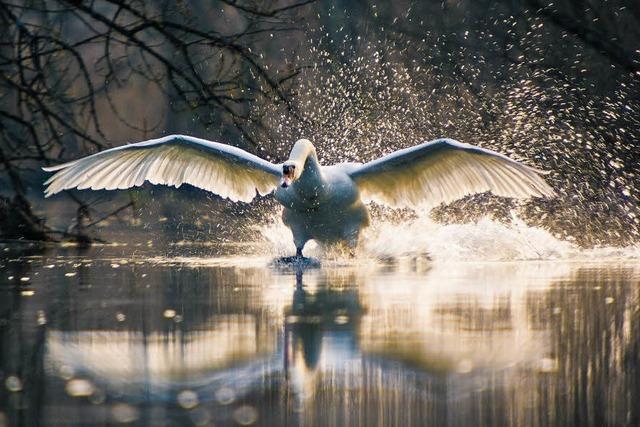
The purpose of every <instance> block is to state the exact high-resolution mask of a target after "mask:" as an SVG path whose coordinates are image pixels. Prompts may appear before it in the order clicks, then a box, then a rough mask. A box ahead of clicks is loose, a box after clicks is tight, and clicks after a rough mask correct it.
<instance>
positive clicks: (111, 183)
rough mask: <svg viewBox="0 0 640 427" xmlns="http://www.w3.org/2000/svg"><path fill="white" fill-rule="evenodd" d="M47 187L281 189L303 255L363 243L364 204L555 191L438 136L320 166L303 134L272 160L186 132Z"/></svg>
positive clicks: (487, 154) (103, 157) (117, 151)
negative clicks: (373, 156)
mask: <svg viewBox="0 0 640 427" xmlns="http://www.w3.org/2000/svg"><path fill="white" fill-rule="evenodd" d="M44 169H45V170H46V171H57V173H56V174H55V175H53V176H52V177H51V178H49V180H48V181H47V182H46V183H45V184H48V187H47V189H46V191H45V194H46V196H47V197H48V196H50V195H52V194H55V193H58V192H60V191H62V190H66V189H70V188H78V189H84V188H91V189H93V190H99V189H107V190H112V189H124V188H130V187H133V186H139V185H142V184H143V183H144V182H145V181H149V182H151V183H153V184H165V185H173V186H175V187H180V185H182V184H183V183H188V184H191V185H193V186H195V187H199V188H202V189H205V190H208V191H211V192H213V193H215V194H218V195H220V196H221V197H226V198H229V199H231V200H234V201H244V202H249V201H251V200H253V198H254V197H255V195H256V192H257V193H258V194H260V195H265V194H268V193H270V192H272V191H274V190H275V198H276V200H278V202H280V203H281V204H282V205H283V206H284V212H283V216H282V219H283V221H284V223H285V224H286V225H287V226H288V227H289V228H290V229H291V231H292V233H293V239H294V243H295V245H296V250H297V251H296V255H297V256H302V249H303V247H304V245H305V243H306V242H307V241H309V240H311V239H314V240H316V241H319V242H321V243H332V242H340V241H344V242H347V244H349V245H350V246H354V245H355V244H356V243H357V240H358V235H359V233H360V230H361V229H362V228H363V227H366V226H367V225H368V224H369V213H368V211H367V207H366V205H365V203H364V202H365V200H375V201H377V202H381V203H384V204H387V205H390V206H393V207H411V208H415V207H418V206H421V205H428V206H435V205H438V204H439V203H442V202H445V203H448V202H451V201H453V200H456V199H459V198H461V197H463V196H465V195H468V194H473V193H479V192H484V191H492V192H493V193H494V194H497V195H500V196H505V197H517V198H528V197H532V196H533V197H544V196H552V195H554V192H553V190H552V189H551V187H549V185H548V184H547V183H546V182H545V181H544V180H543V179H542V177H540V175H539V174H540V173H541V172H540V171H538V170H536V169H534V168H531V167H529V166H526V165H523V164H521V163H518V162H516V161H514V160H511V159H509V158H508V157H506V156H503V155H501V154H499V153H496V152H494V151H491V150H486V149H483V148H479V147H474V146H472V145H468V144H462V143H459V142H457V141H453V140H450V139H438V140H435V141H432V142H427V143H424V144H420V145H417V146H415V147H411V148H408V149H405V150H400V151H396V152H394V153H391V154H389V155H387V156H384V157H382V158H380V159H377V160H374V161H371V162H369V163H365V164H360V163H341V164H337V165H333V166H321V165H320V163H319V162H318V158H317V156H316V150H315V148H314V146H313V144H311V142H310V141H308V140H306V139H301V140H299V141H298V142H296V144H295V145H294V147H293V150H292V151H291V154H290V156H289V160H287V161H286V162H284V163H282V164H278V165H276V164H273V163H271V162H268V161H266V160H263V159H261V158H259V157H257V156H254V155H253V154H249V153H247V152H246V151H243V150H241V149H239V148H235V147H231V146H229V145H225V144H220V143H217V142H211V141H206V140H203V139H198V138H192V137H188V136H181V135H171V136H167V137H165V138H160V139H155V140H150V141H145V142H140V143H137V144H130V145H124V146H121V147H116V148H112V149H110V150H105V151H102V152H100V153H97V154H94V155H91V156H88V157H84V158H82V159H78V160H75V161H72V162H69V163H65V164H62V165H58V166H54V167H50V168H44Z"/></svg>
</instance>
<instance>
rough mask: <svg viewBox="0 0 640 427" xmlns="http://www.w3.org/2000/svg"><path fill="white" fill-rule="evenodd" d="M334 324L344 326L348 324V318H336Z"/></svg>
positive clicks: (342, 316)
mask: <svg viewBox="0 0 640 427" xmlns="http://www.w3.org/2000/svg"><path fill="white" fill-rule="evenodd" d="M334 322H335V323H336V325H346V324H347V323H349V316H344V315H340V316H336V318H335V319H334Z"/></svg>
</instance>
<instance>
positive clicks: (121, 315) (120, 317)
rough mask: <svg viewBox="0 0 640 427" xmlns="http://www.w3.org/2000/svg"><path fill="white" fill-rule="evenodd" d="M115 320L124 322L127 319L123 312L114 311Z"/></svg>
mask: <svg viewBox="0 0 640 427" xmlns="http://www.w3.org/2000/svg"><path fill="white" fill-rule="evenodd" d="M116 320H118V322H124V321H125V320H127V316H126V315H125V314H124V313H116Z"/></svg>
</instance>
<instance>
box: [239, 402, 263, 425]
mask: <svg viewBox="0 0 640 427" xmlns="http://www.w3.org/2000/svg"><path fill="white" fill-rule="evenodd" d="M233 419H234V420H235V422H237V423H238V424H240V425H241V426H249V425H251V424H255V422H256V421H258V410H257V409H256V408H254V407H253V406H249V405H243V406H241V407H239V408H238V409H236V410H235V411H233Z"/></svg>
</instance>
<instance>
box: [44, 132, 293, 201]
mask: <svg viewBox="0 0 640 427" xmlns="http://www.w3.org/2000/svg"><path fill="white" fill-rule="evenodd" d="M43 169H44V170H45V171H47V172H56V174H55V175H53V176H52V177H51V178H49V180H47V182H45V185H48V187H47V189H46V190H45V195H46V197H49V196H51V195H53V194H56V193H58V192H60V191H63V190H67V189H70V188H78V189H85V188H91V189H92V190H103V189H105V190H114V189H124V188H130V187H135V186H140V185H142V184H143V183H144V182H145V181H149V182H150V183H152V184H165V185H172V186H175V187H180V185H182V184H183V183H187V184H191V185H193V186H194V187H198V188H202V189H204V190H208V191H211V192H212V193H215V194H218V195H219V196H221V197H226V198H229V199H231V200H233V201H238V200H239V201H243V202H250V201H251V200H253V198H254V197H255V196H256V190H257V192H258V193H259V194H261V195H264V194H268V193H270V192H271V191H273V190H274V189H275V188H276V186H277V185H278V180H279V179H280V177H281V175H282V173H281V169H280V168H279V167H278V166H277V165H274V164H273V163H270V162H268V161H266V160H263V159H261V158H260V157H257V156H254V155H253V154H250V153H247V152H246V151H244V150H241V149H239V148H236V147H232V146H230V145H226V144H220V143H218V142H212V141H207V140H204V139H199V138H193V137H189V136H182V135H171V136H167V137H164V138H159V139H152V140H149V141H144V142H139V143H137V144H129V145H123V146H120V147H116V148H112V149H109V150H105V151H101V152H99V153H96V154H93V155H91V156H88V157H84V158H82V159H78V160H74V161H71V162H69V163H65V164H62V165H57V166H53V167H48V168H43Z"/></svg>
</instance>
